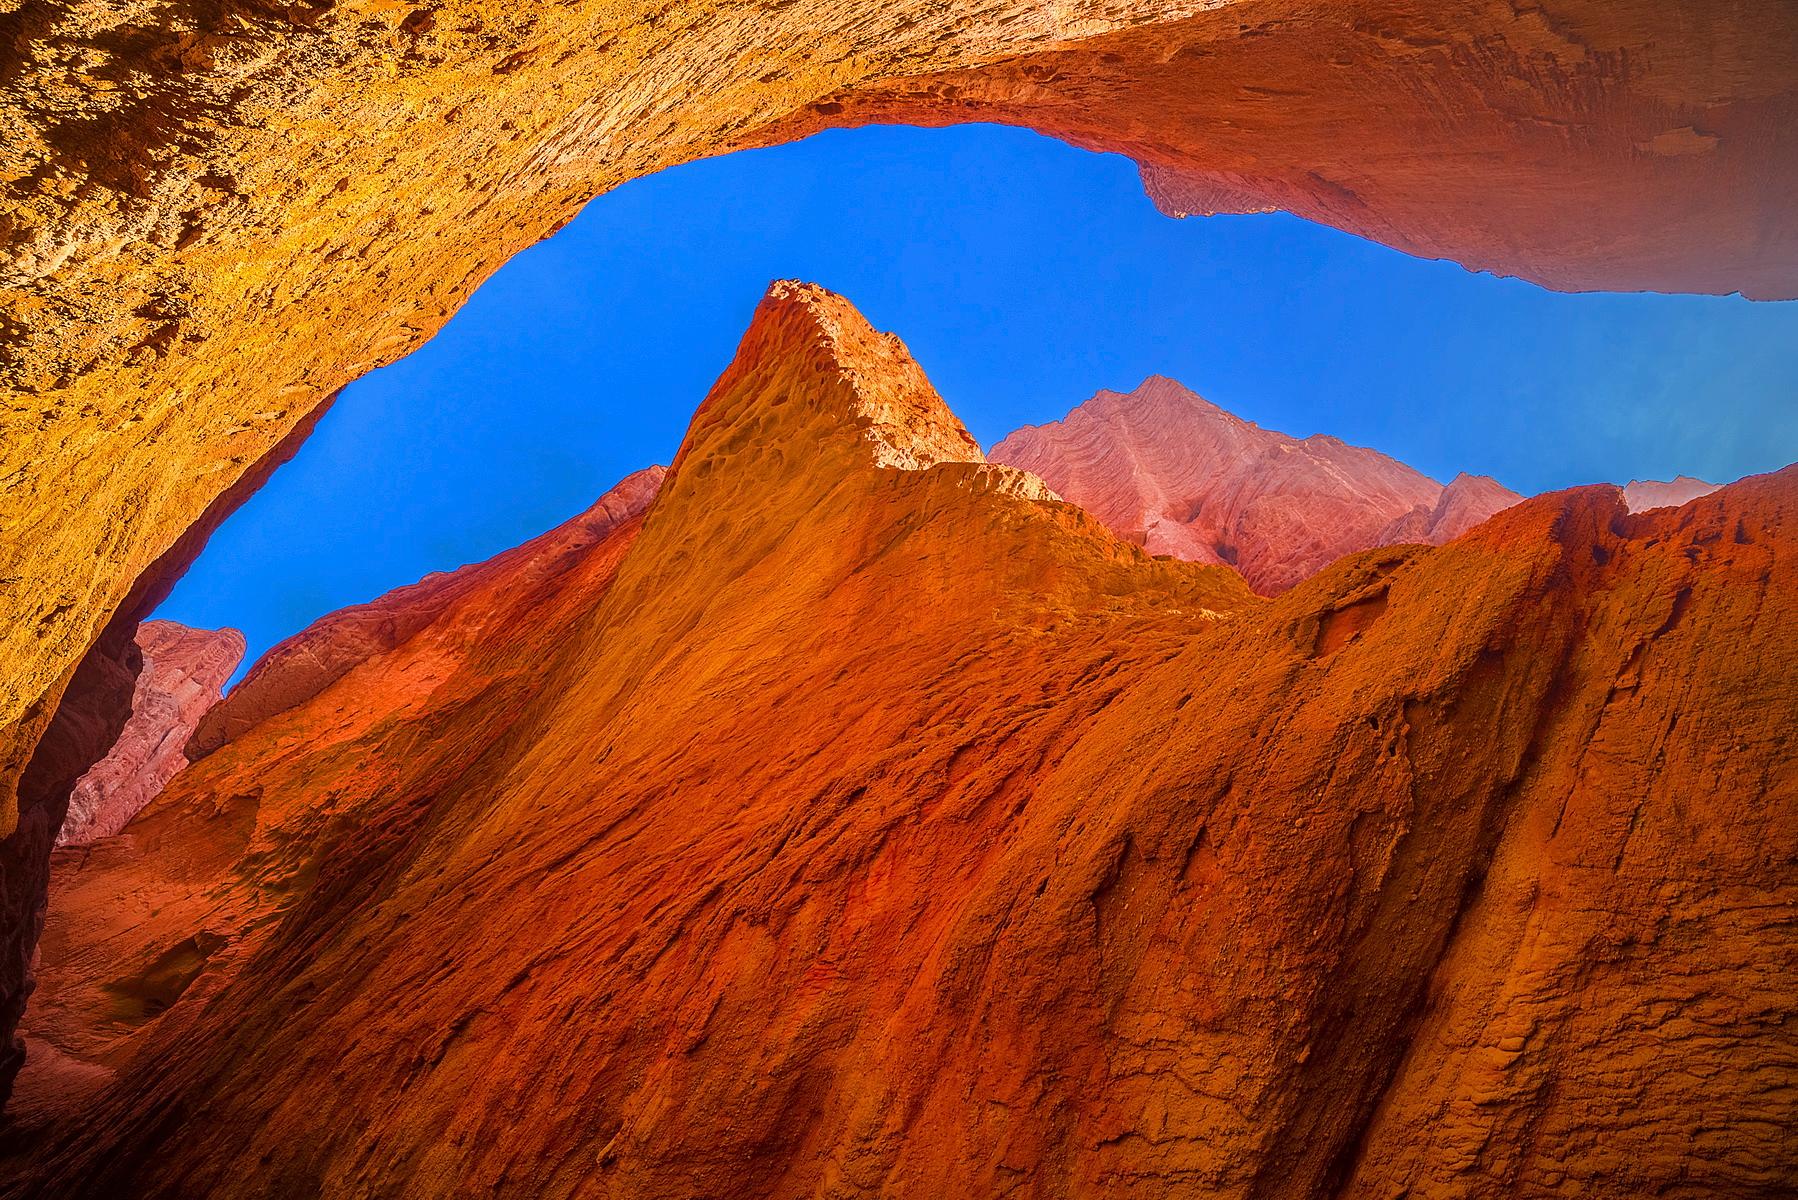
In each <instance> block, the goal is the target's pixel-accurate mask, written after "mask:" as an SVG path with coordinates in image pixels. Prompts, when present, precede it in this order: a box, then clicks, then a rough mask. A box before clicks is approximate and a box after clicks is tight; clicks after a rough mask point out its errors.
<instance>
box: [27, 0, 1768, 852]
mask: <svg viewBox="0 0 1798 1200" xmlns="http://www.w3.org/2000/svg"><path fill="white" fill-rule="evenodd" d="M0 45H4V46H5V48H6V49H5V54H6V58H7V61H6V65H5V70H4V72H3V75H0V78H3V79H4V86H3V87H0V130H4V133H0V174H3V175H4V177H5V178H6V180H7V183H8V187H7V188H6V190H5V193H4V199H3V201H0V203H3V204H4V209H3V210H0V239H3V241H4V244H5V245H6V247H7V254H6V255H5V256H4V262H5V266H4V274H3V276H0V286H3V287H4V288H5V290H4V291H3V292H0V350H3V351H4V354H3V356H0V387H4V388H6V389H7V393H6V394H7V398H8V402H7V404H6V405H4V406H3V407H0V422H3V424H0V481H4V488H5V493H4V498H3V500H0V505H3V507H0V527H4V528H5V530H6V536H5V537H4V538H0V581H4V582H3V583H0V586H4V587H5V588H6V589H7V590H6V592H5V593H4V596H3V597H0V830H3V829H5V828H6V827H7V826H8V825H9V824H10V822H11V820H12V815H11V814H12V811H13V805H12V804H11V803H10V799H11V793H12V785H13V783H14V782H15V781H16V780H17V778H18V775H19V771H20V770H21V769H22V768H23V765H24V763H25V761H26V759H27V758H28V757H29V754H30V751H31V747H32V746H33V745H34V744H35V742H36V739H37V737H38V735H39V734H40V733H41V732H42V730H43V728H44V726H45V723H46V722H47V721H48V720H49V717H50V714H51V713H53V712H54V710H55V707H56V705H57V703H58V700H59V698H60V696H61V694H62V690H63V688H64V687H65V686H66V684H67V681H68V678H69V675H70V672H72V671H73V669H74V667H75V664H76V663H77V662H78V661H79V660H80V659H81V657H82V655H83V654H84V653H86V652H87V650H88V649H89V648H90V647H91V646H93V645H94V644H95V642H96V641H97V639H98V637H99V634H100V632H101V630H102V629H103V628H104V626H105V625H106V623H107V621H108V619H109V618H110V616H111V615H112V614H113V613H114V612H115V611H116V610H117V609H118V607H119V605H120V604H121V602H122V601H123V599H124V598H125V596H126V595H127V594H128V592H129V591H130V589H131V587H132V584H133V582H134V580H136V579H137V578H138V577H139V576H140V575H141V574H142V573H143V572H144V571H145V570H146V569H147V568H148V567H149V566H150V564H151V563H152V562H153V561H154V560H155V559H156V557H157V556H158V555H159V554H160V553H161V552H162V551H163V550H164V549H165V548H167V547H168V546H169V545H171V544H172V543H173V542H174V541H175V539H176V538H177V537H179V536H180V535H181V534H182V532H183V531H184V530H186V529H187V528H188V527H189V526H190V525H191V524H192V523H193V522H194V520H195V519H196V517H197V516H198V515H199V513H200V512H201V511H202V510H203V509H204V508H205V506H206V504H207V503H208V501H209V500H210V499H211V498H212V497H214V496H216V495H218V494H219V493H220V492H221V491H223V490H224V489H225V488H227V487H228V486H229V485H230V484H231V483H232V481H233V480H234V479H236V478H237V477H238V476H239V475H240V474H242V473H243V472H244V471H245V470H246V469H247V468H248V466H249V465H250V464H252V463H254V462H256V461H257V460H258V459H259V458H260V457H261V456H262V454H263V453H264V452H265V451H266V450H267V449H268V448H269V447H271V446H272V445H274V444H275V443H276V442H277V441H279V440H280V439H281V438H282V436H283V435H284V434H285V433H286V432H287V431H288V430H290V429H292V428H293V427H294V425H295V423H296V422H298V421H299V420H300V419H301V418H302V417H303V416H304V415H305V414H307V413H308V412H309V411H311V410H312V409H313V408H314V407H315V406H316V405H317V404H318V403H319V402H320V401H321V400H322V399H323V398H324V397H326V396H328V395H330V394H332V393H333V392H334V391H335V390H336V389H337V388H339V387H341V386H342V385H343V384H344V383H345V382H347V381H349V380H350V379H353V378H355V377H356V376H358V375H360V374H362V373H364V372H366V371H368V370H369V369H371V368H373V367H374V366H377V365H379V364H381V363H384V362H389V361H391V360H393V359H394V358H396V357H398V356H399V355H401V354H403V353H404V352H405V351H406V350H408V349H410V348H412V347H414V346H416V345H418V344H419V343H420V342H421V341H423V340H424V339H425V338H426V337H428V336H429V335H430V334H431V333H432V332H433V331H434V330H435V329H436V328H437V327H438V326H439V325H441V323H442V322H443V321H444V320H445V319H446V318H447V316H448V315H449V314H450V313H451V312H453V311H454V310H455V309H456V307H457V306H458V305H459V304H460V303H461V302H462V300H463V299H464V298H465V297H466V296H467V295H468V294H469V292H470V291H471V290H472V289H473V288H474V287H475V286H476V285H478V284H479V283H480V281H481V280H482V279H484V278H485V277H486V276H487V275H488V274H489V273H490V272H491V271H492V270H493V269H495V268H496V267H497V266H498V265H499V264H500V263H502V262H504V261H505V259H506V258H507V257H509V256H510V255H511V254H513V253H515V252H516V251H517V250H519V249H521V248H523V247H525V246H527V245H529V244H531V243H532V242H534V241H536V240H538V239H539V238H541V237H543V236H544V235H546V234H547V233H549V232H551V231H553V230H554V229H556V228H558V227H559V226H560V225H561V224H562V223H563V222H565V221H567V220H568V219H569V218H570V217H571V216H572V215H573V214H574V213H575V211H576V210H577V209H578V208H579V206H580V205H581V204H583V203H585V202H586V201H587V200H589V199H590V198H591V197H593V196H594V195H596V194H598V193H600V192H603V191H605V190H607V189H608V188H611V187H613V186H616V185H617V184H619V183H622V182H624V181H626V180H629V179H631V178H634V177H636V176H639V175H643V174H645V173H647V172H651V171H655V170H658V169H660V168H663V167H667V166H670V165H672V164H675V163H679V162H684V161H688V160H691V159H695V158H699V157H704V156H706V155H710V154H716V153H720V152H723V151H728V150H731V149H735V148H740V147H745V146H754V145H764V144H769V143H773V142H778V141H782V140H787V139H791V138H794V137H798V136H801V135H803V134H806V133H809V132H812V131H814V130H817V129H820V128H823V127H826V126H830V125H852V124H858V123H867V122H876V121H901V122H916V123H921V124H946V123H952V122H959V121H969V120H983V121H997V122H1004V123H1009V124H1018V125H1027V126H1031V127H1033V128H1036V129H1040V130H1043V131H1045V132H1047V133H1050V134H1053V135H1056V136H1058V137H1062V138H1065V139H1066V140H1069V141H1071V142H1073V143H1075V144H1077V145H1081V146H1087V147H1094V148H1102V149H1107V150H1114V151H1118V152H1121V153H1124V154H1128V155H1131V156H1132V157H1134V158H1135V159H1137V161H1139V162H1140V163H1141V164H1142V165H1143V170H1144V173H1145V177H1146V179H1147V181H1148V184H1149V189H1150V192H1151V194H1152V195H1154V196H1155V197H1156V198H1157V200H1158V201H1159V202H1160V203H1162V205H1163V206H1164V207H1166V208H1168V209H1169V210H1170V211H1175V212H1211V211H1225V210H1228V211H1239V210H1252V209H1261V208H1266V207H1282V208H1286V209H1289V210H1291V211H1293V212H1296V213H1299V214H1301V215H1304V216H1307V217H1311V218H1313V219H1316V220H1320V221H1324V222H1327V223H1330V224H1333V225H1336V226H1339V227H1341V228H1344V229H1348V230H1352V231H1354V232H1356V233H1359V234H1362V235H1365V236H1368V237H1371V238H1375V239H1378V240H1380V241H1383V242H1386V243H1388V244H1391V245H1395V246H1398V247H1400V248H1402V249H1405V250H1408V251H1411V252H1414V253H1419V254H1426V255H1444V256H1448V257H1451V258H1454V259H1456V260H1458V261H1460V262H1463V263H1466V264H1467V265H1469V266H1472V267H1477V268H1483V269H1493V270H1499V271H1507V272H1512V273H1516V274H1521V275H1525V276H1527V277H1529V278H1532V279H1536V280H1539V281H1541V282H1543V283H1546V284H1548V285H1550V286H1555V287H1563V288H1586V287H1601V286H1602V287H1614V288H1639V287H1656V288H1663V289H1678V290H1695V291H1720V292H1727V291H1734V290H1741V291H1744V292H1747V293H1750V294H1752V295H1756V296H1791V295H1794V294H1798V217H1795V216H1794V209H1793V206H1792V205H1791V203H1790V197H1791V196H1792V194H1793V193H1794V191H1795V190H1798V13H1795V12H1794V9H1793V6H1792V5H1791V3H1790V0H1729V2H1728V3H1727V4H1726V5H1725V6H1724V7H1723V8H1722V9H1719V8H1718V6H1717V4H1716V3H1714V2H1713V0H1538V2H1534V3H1530V4H1527V5H1519V4H1515V3H1511V2H1510V0H1431V2H1430V3H1422V2H1420V0H1355V2H1353V3H1349V2H1345V0H1332V2H1329V3H1323V4H1317V3H1304V4H1300V3H1295V2H1294V0H1223V2H1215V3H1205V4H1195V3H1187V2H1175V0H1132V2H1128V3H1109V4H1099V3H1088V2H1086V0H1074V2H1072V3H1055V4H1045V3H1035V2H1022V3H1021V2H1019V0H997V2H995V3H990V4H984V5H974V4H967V3H958V4H944V3H940V2H937V0H929V2H926V0H899V2H896V3H885V4H879V5H867V4H855V3H846V2H844V0H790V2H789V0H781V2H769V3H763V4H753V3H752V4H717V3H715V2H713V0H672V2H670V3H662V4H658V5H643V4H606V5H601V4H596V3H593V2H591V0H587V2H576V3H564V4H547V3H540V2H535V0H526V2H524V3H512V4H502V5H495V4H492V3H489V2H487V0H441V2H436V0H433V2H432V3H428V4H426V3H412V2H410V0H406V2H395V0H339V2H336V3H332V2H324V0H321V2H319V3H311V2H310V0H302V2H300V3H295V4H285V3H274V2H271V0H205V2H201V0H173V2H172V3H168V4H160V5H153V6H145V5H141V4H132V3H123V4H121V3H116V2H100V0H45V2H41V3H19V2H18V0H10V2H9V3H8V4H6V6H5V11H4V12H3V13H0Z"/></svg>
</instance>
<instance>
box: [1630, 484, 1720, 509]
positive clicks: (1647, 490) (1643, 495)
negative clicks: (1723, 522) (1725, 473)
mask: <svg viewBox="0 0 1798 1200" xmlns="http://www.w3.org/2000/svg"><path fill="white" fill-rule="evenodd" d="M1720 486H1722V485H1720V484H1715V483H1706V482H1705V481H1704V480H1702V479H1694V478H1692V477H1691V476H1690V475H1678V476H1675V477H1674V478H1672V479H1632V480H1630V481H1629V483H1627V484H1625V485H1624V488H1623V502H1624V503H1625V504H1627V505H1629V510H1630V511H1631V512H1645V511H1646V510H1648V509H1651V508H1678V507H1679V506H1680V505H1682V504H1685V503H1686V502H1687V501H1689V500H1696V499H1698V497H1700V496H1708V495H1710V494H1711V493H1712V492H1714V491H1716V490H1717V489H1718V487H1720Z"/></svg>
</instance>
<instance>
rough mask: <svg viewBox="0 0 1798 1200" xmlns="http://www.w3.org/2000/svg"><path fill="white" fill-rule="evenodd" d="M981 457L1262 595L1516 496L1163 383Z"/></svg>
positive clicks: (1094, 404) (1106, 398)
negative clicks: (1286, 428)
mask: <svg viewBox="0 0 1798 1200" xmlns="http://www.w3.org/2000/svg"><path fill="white" fill-rule="evenodd" d="M988 457H989V458H990V459H991V460H992V461H994V462H1003V463H1010V464H1011V465H1013V466H1018V467H1022V468H1024V469H1025V470H1028V471H1031V472H1034V473H1035V474H1037V475H1039V476H1041V477H1042V479H1043V480H1044V482H1046V483H1047V484H1048V485H1049V487H1051V488H1053V489H1054V490H1055V491H1056V492H1057V493H1058V494H1060V495H1061V496H1063V497H1064V498H1066V499H1067V500H1069V501H1070V502H1072V503H1074V504H1078V505H1080V506H1081V507H1082V508H1085V509H1086V510H1087V511H1089V512H1091V513H1092V514H1093V515H1094V516H1096V517H1098V518H1099V520H1101V521H1103V522H1104V523H1105V524H1106V525H1107V526H1109V527H1110V528H1111V529H1112V530H1113V531H1115V532H1116V533H1118V534H1119V535H1120V536H1122V537H1125V538H1128V539H1130V540H1132V541H1135V542H1136V543H1138V544H1139V545H1141V546H1142V547H1143V548H1144V549H1146V550H1148V551H1149V552H1150V553H1152V554H1171V555H1173V556H1174V557H1176V558H1183V559H1188V560H1190V561H1193V562H1204V563H1222V564H1228V565H1230V566H1233V567H1235V568H1236V569H1237V570H1238V571H1240V572H1241V573H1242V576H1243V578H1245V579H1247V580H1248V582H1249V586H1250V587H1252V588H1254V589H1255V590H1256V591H1257V592H1260V593H1262V594H1263V595H1272V594H1275V593H1278V592H1282V591H1285V590H1286V589H1287V588H1290V587H1292V586H1293V585H1294V584H1297V583H1299V582H1301V581H1303V580H1305V579H1308V578H1310V577H1311V576H1312V575H1314V574H1316V573H1317V572H1318V571H1319V570H1321V569H1323V568H1324V567H1325V566H1327V565H1329V564H1330V563H1332V562H1334V561H1335V560H1336V559H1338V558H1340V557H1342V556H1343V555H1344V554H1349V553H1352V552H1354V551H1357V550H1366V549H1369V548H1371V547H1374V546H1383V545H1393V544H1398V543H1403V542H1428V543H1431V544H1436V545H1440V544H1441V543H1443V542H1446V541H1449V540H1450V539H1452V538H1455V537H1458V536H1460V535H1461V534H1462V533H1465V532H1466V531H1467V530H1468V529H1471V528H1472V527H1473V526H1475V525H1477V524H1479V523H1480V522H1481V521H1484V520H1485V519H1486V518H1487V517H1490V516H1492V515H1493V514H1494V513H1496V512H1499V511H1501V510H1503V509H1506V508H1509V507H1510V506H1511V505H1513V504H1516V503H1517V502H1519V501H1520V500H1522V499H1523V497H1522V496H1519V495H1518V494H1517V493H1515V492H1513V491H1511V490H1510V489H1509V488H1506V487H1504V486H1503V485H1501V484H1499V483H1497V482H1496V481H1494V480H1492V479H1489V478H1487V477H1485V476H1479V475H1465V474H1463V475H1459V476H1456V478H1455V479H1454V481H1453V482H1451V483H1450V484H1449V485H1448V487H1446V488H1445V487H1443V486H1442V485H1441V484H1439V483H1437V482H1436V481H1435V480H1433V479H1431V478H1429V477H1428V476H1426V475H1424V474H1422V473H1421V472H1419V471H1416V470H1414V469H1412V468H1411V467H1408V466H1406V465H1405V464H1404V463H1401V462H1399V461H1398V460H1396V459H1394V458H1391V457H1389V456H1387V455H1385V454H1381V453H1380V452H1379V451H1377V450H1370V449H1367V448H1366V447H1362V446H1351V445H1349V444H1348V443H1347V442H1344V441H1342V440H1341V439H1340V438H1335V437H1330V436H1328V435H1323V434H1318V435H1314V436H1312V437H1307V438H1295V437H1291V436H1289V435H1287V434H1284V433H1278V432H1275V431H1273V430H1269V429H1263V428H1261V427H1260V426H1259V425H1256V424H1254V423H1253V422H1251V421H1245V420H1243V419H1242V418H1240V417H1238V416H1235V415H1234V414H1232V413H1229V412H1227V411H1225V410H1224V409H1222V408H1220V407H1218V406H1217V405H1215V404H1213V403H1211V402H1210V401H1208V400H1205V399H1204V398H1202V397H1200V396H1199V395H1197V394H1196V393H1194V392H1193V391H1191V390H1190V389H1189V388H1187V387H1185V386H1184V385H1182V384H1180V383H1179V382H1177V381H1175V380H1172V379H1169V378H1166V377H1165V376H1160V375H1152V376H1150V377H1149V378H1148V379H1146V380H1144V381H1143V382H1142V384H1141V385H1140V386H1138V387H1137V388H1136V389H1135V390H1134V391H1131V392H1113V391H1101V392H1099V393H1098V394H1097V395H1095V396H1094V397H1093V398H1092V399H1090V400H1088V401H1086V402H1085V403H1084V404H1082V405H1080V406H1079V407H1078V408H1076V409H1074V411H1073V412H1071V413H1069V414H1068V415H1067V416H1066V417H1064V418H1063V419H1062V420H1060V421H1051V422H1049V423H1048V424H1046V425H1027V426H1025V427H1024V428H1022V429H1019V430H1017V431H1016V432H1014V433H1012V434H1011V435H1009V436H1008V437H1006V438H1005V439H1004V440H1002V441H1001V442H1000V443H999V444H998V445H997V446H995V447H993V450H992V453H991V454H990V455H989V456H988Z"/></svg>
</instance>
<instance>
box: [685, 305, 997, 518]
mask: <svg viewBox="0 0 1798 1200" xmlns="http://www.w3.org/2000/svg"><path fill="white" fill-rule="evenodd" d="M808 442H809V443H816V444H818V446H819V451H818V452H817V453H810V452H808V453H804V454H795V453H794V449H795V447H796V446H801V445H805V444H806V443H808ZM825 444H830V445H841V446H843V447H844V448H846V449H847V448H849V447H853V448H854V451H853V452H852V453H851V455H850V458H851V459H852V460H859V462H857V461H851V462H847V463H845V464H844V465H845V466H848V467H853V466H857V465H860V466H866V465H867V464H868V463H869V462H870V461H871V462H872V464H873V465H874V466H878V467H888V468H898V469H901V470H909V471H917V470H922V469H924V468H926V467H930V466H934V465H935V464H937V463H942V462H970V463H981V462H985V461H986V459H985V458H984V456H983V455H982V454H981V453H980V446H979V444H978V443H977V442H975V441H974V438H973V436H972V435H971V434H969V433H968V431H967V430H966V429H965V428H963V426H962V424H961V422H960V421H958V420H957V419H956V418H955V415H954V414H953V413H951V412H950V411H949V407H948V406H947V405H946V404H944V403H943V400H942V397H940V396H938V395H937V393H936V390H935V389H934V388H932V387H931V386H930V381H929V380H928V379H926V378H925V377H924V371H923V369H922V368H921V367H919V366H918V364H917V362H916V361H915V360H914V359H913V358H912V356H911V353H910V351H908V350H907V349H906V348H905V343H904V342H902V341H900V340H899V339H898V338H897V337H895V336H894V335H892V334H890V333H881V332H878V331H876V330H875V329H874V328H873V327H872V326H870V325H869V324H868V321H867V319H866V318H865V317H863V316H862V315H861V313H859V312H857V311H856V309H855V306H854V305H852V304H850V303H849V301H847V300H845V299H844V298H843V297H841V296H839V295H837V294H836V293H834V292H830V291H827V290H826V289H824V288H821V287H819V286H817V285H816V284H810V283H800V282H796V281H792V280H781V281H779V282H776V283H774V284H773V285H772V286H770V287H769V289H768V293H767V295H765V296H764V297H763V298H762V302H761V303H760V304H759V305H758V306H757V307H756V311H755V317H754V319H753V320H752V321H751V322H750V325H749V329H748V331H747V332H745V333H744V335H743V340H742V342H741V343H739V344H738V346H737V353H736V357H735V358H734V359H733V360H732V362H731V364H730V367H729V368H728V369H727V370H726V371H725V372H724V374H723V375H722V376H720V377H719V379H718V382H717V383H716V384H714V385H713V387H712V390H711V393H710V394H709V395H708V396H707V397H706V399H705V402H704V403H703V404H702V405H701V406H700V409H699V411H698V412H697V413H696V414H695V415H694V418H693V424H692V426H691V428H690V429H689V430H688V432H687V440H686V442H685V444H684V445H683V446H682V447H681V452H680V454H679V455H678V456H677V457H676V459H675V461H674V466H673V467H672V468H671V471H670V473H671V474H672V475H673V476H674V477H675V479H676V481H677V482H681V481H684V479H683V477H684V473H685V472H686V471H687V470H689V469H690V468H695V467H697V468H700V472H699V473H700V474H701V475H705V474H709V473H710V471H711V469H712V468H714V467H716V466H718V465H720V464H721V462H722V461H723V460H725V459H727V458H728V459H733V460H738V459H740V460H747V459H749V458H758V459H761V460H763V461H762V462H761V464H760V465H759V466H758V468H757V470H758V471H762V472H765V471H767V470H769V469H770V462H773V463H778V464H785V465H787V466H789V467H793V468H798V469H803V470H808V471H813V472H817V471H821V470H823V469H825V467H826V465H827V463H828V461H829V460H830V458H831V456H830V455H828V454H825V453H823V446H824V445H825Z"/></svg>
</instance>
